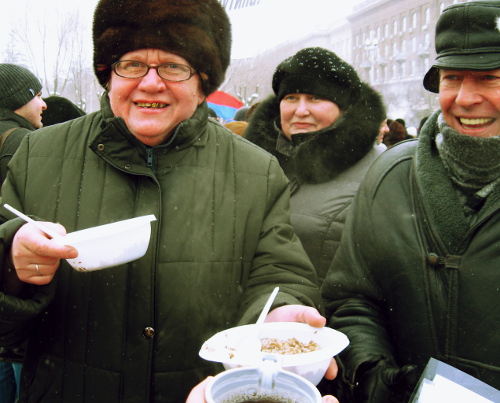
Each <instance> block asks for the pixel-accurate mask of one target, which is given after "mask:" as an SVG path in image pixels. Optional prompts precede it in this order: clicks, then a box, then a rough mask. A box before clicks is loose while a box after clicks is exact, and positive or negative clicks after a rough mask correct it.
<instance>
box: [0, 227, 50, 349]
mask: <svg viewBox="0 0 500 403" xmlns="http://www.w3.org/2000/svg"><path fill="white" fill-rule="evenodd" d="M2 220H4V218H2ZM23 224H24V222H23V221H22V220H21V219H14V220H9V221H5V222H3V224H2V225H0V262H4V259H5V257H6V254H7V253H8V252H9V250H10V246H11V244H12V239H13V238H14V235H15V233H16V232H17V230H18V229H19V228H20V227H21V226H22V225H23ZM4 270H7V268H6V267H4V266H3V265H2V268H1V270H0V284H3V281H2V279H3V274H4V272H3V271H4ZM55 282H56V281H55V280H54V281H52V283H51V284H49V285H47V286H32V285H28V284H27V285H26V287H25V290H24V291H23V293H22V295H20V296H16V297H15V296H11V295H7V294H5V293H4V292H3V290H1V289H0V347H9V348H14V347H20V346H21V345H22V344H23V342H24V341H25V340H26V338H27V337H28V335H29V332H30V329H31V328H32V326H33V324H34V321H35V319H36V318H37V317H38V315H39V314H40V313H41V312H43V311H44V309H45V308H46V307H47V306H48V305H49V303H50V301H52V298H53V290H54V285H55Z"/></svg>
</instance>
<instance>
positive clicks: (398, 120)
mask: <svg viewBox="0 0 500 403" xmlns="http://www.w3.org/2000/svg"><path fill="white" fill-rule="evenodd" d="M395 121H396V122H398V123H399V124H400V125H401V126H403V127H404V128H405V129H406V121H405V120H404V119H403V118H397V119H395Z"/></svg>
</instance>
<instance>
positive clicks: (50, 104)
mask: <svg viewBox="0 0 500 403" xmlns="http://www.w3.org/2000/svg"><path fill="white" fill-rule="evenodd" d="M43 100H44V101H45V104H46V105H47V110H46V111H45V113H44V114H43V125H44V126H45V127H47V126H52V125H55V124H57V123H62V122H67V121H68V120H73V119H76V118H79V117H81V116H84V115H85V112H84V111H83V110H82V109H80V108H79V107H78V106H76V105H75V104H74V103H73V102H71V101H70V100H69V99H67V98H64V97H60V96H58V95H51V96H50V97H47V98H44V99H43Z"/></svg>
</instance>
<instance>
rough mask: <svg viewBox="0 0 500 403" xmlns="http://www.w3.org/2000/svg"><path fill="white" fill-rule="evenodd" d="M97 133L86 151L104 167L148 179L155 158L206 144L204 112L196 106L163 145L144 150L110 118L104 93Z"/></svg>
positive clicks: (119, 122)
mask: <svg viewBox="0 0 500 403" xmlns="http://www.w3.org/2000/svg"><path fill="white" fill-rule="evenodd" d="M101 114H102V118H103V119H102V122H101V130H100V131H97V132H96V133H95V135H94V136H91V138H90V148H91V149H92V150H93V151H94V152H95V153H96V154H97V155H99V156H100V157H101V158H103V159H104V160H106V161H107V162H108V163H110V164H112V165H113V166H115V167H117V168H118V169H121V170H127V171H128V172H131V173H137V174H146V175H150V174H151V171H153V172H154V171H156V169H157V164H158V155H159V154H160V153H163V152H168V151H169V150H170V151H178V150H183V149H186V148H188V147H190V146H204V145H205V144H206V143H207V141H208V127H207V126H208V108H207V105H206V102H203V103H202V104H201V105H199V106H198V108H197V109H196V111H195V113H194V114H193V116H192V117H191V118H190V119H187V120H185V121H184V122H182V123H181V124H180V125H179V126H178V127H177V128H176V129H175V131H174V134H173V135H172V136H171V137H170V138H169V140H168V141H167V142H166V143H165V144H161V145H158V146H155V147H148V146H146V145H145V144H143V143H142V142H140V141H139V140H138V139H137V138H136V137H135V136H134V135H133V134H132V133H131V132H130V131H129V130H128V128H127V126H126V124H125V121H124V120H123V119H122V118H120V117H116V116H114V114H113V112H112V111H111V106H110V104H109V99H108V96H107V93H105V94H104V95H103V97H102V99H101Z"/></svg>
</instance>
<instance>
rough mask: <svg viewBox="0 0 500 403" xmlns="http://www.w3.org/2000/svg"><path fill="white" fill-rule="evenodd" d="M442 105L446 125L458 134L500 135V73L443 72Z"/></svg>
mask: <svg viewBox="0 0 500 403" xmlns="http://www.w3.org/2000/svg"><path fill="white" fill-rule="evenodd" d="M439 103H440V105H441V111H442V113H443V117H444V119H445V121H446V123H448V125H449V126H450V127H451V128H452V129H454V130H456V131H457V132H459V133H461V134H465V135H467V136H474V137H494V136H498V135H500V69H499V70H490V71H468V70H466V71H455V70H440V72H439Z"/></svg>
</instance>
